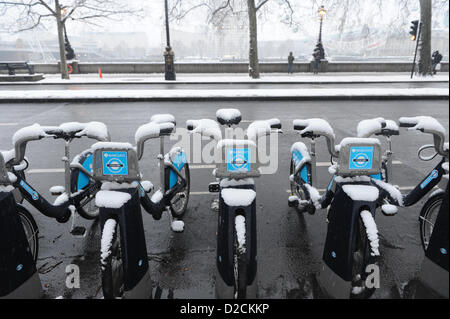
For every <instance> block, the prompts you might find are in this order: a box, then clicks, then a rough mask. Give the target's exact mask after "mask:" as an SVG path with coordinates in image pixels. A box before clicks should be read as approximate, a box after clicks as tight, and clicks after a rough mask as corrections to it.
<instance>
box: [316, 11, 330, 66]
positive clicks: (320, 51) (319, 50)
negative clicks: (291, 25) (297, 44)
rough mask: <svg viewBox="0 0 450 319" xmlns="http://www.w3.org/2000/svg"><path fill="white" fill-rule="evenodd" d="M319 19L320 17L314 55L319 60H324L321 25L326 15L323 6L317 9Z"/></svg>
mask: <svg viewBox="0 0 450 319" xmlns="http://www.w3.org/2000/svg"><path fill="white" fill-rule="evenodd" d="M318 13H319V17H320V29H319V40H318V41H317V44H316V48H315V49H314V53H316V52H317V53H318V54H319V57H320V59H321V60H324V59H325V50H324V48H323V44H322V25H323V17H324V16H325V14H326V13H327V11H326V10H325V7H324V6H320V8H319V11H318Z"/></svg>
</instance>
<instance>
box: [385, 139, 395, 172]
mask: <svg viewBox="0 0 450 319" xmlns="http://www.w3.org/2000/svg"><path fill="white" fill-rule="evenodd" d="M386 140H387V143H388V147H387V149H386V158H387V162H386V169H387V173H388V175H389V174H390V173H391V172H392V155H393V154H394V153H393V152H392V140H391V137H390V136H386Z"/></svg>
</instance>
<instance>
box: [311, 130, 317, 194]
mask: <svg viewBox="0 0 450 319" xmlns="http://www.w3.org/2000/svg"><path fill="white" fill-rule="evenodd" d="M310 155H311V175H312V186H314V187H315V186H317V185H316V184H317V181H316V178H317V173H316V171H317V167H316V165H317V160H316V140H315V138H314V137H312V138H311V154H310Z"/></svg>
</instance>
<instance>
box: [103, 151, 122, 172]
mask: <svg viewBox="0 0 450 319" xmlns="http://www.w3.org/2000/svg"><path fill="white" fill-rule="evenodd" d="M106 155H108V154H105V157H107V156H106ZM106 166H107V167H108V168H109V169H110V170H111V171H113V172H119V171H120V170H121V169H122V168H123V167H124V164H123V163H122V162H121V161H120V160H119V159H117V158H111V159H110V160H109V161H108V162H107V163H106Z"/></svg>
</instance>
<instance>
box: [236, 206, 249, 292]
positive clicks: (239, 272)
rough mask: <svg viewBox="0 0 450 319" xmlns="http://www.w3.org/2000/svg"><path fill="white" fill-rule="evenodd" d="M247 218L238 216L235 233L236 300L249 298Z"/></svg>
mask: <svg viewBox="0 0 450 319" xmlns="http://www.w3.org/2000/svg"><path fill="white" fill-rule="evenodd" d="M245 237H246V233H245V217H244V216H242V215H237V216H236V221H235V231H234V252H233V268H234V269H233V270H234V298H235V299H246V298H247V269H248V267H247V266H248V265H247V253H246V249H245Z"/></svg>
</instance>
